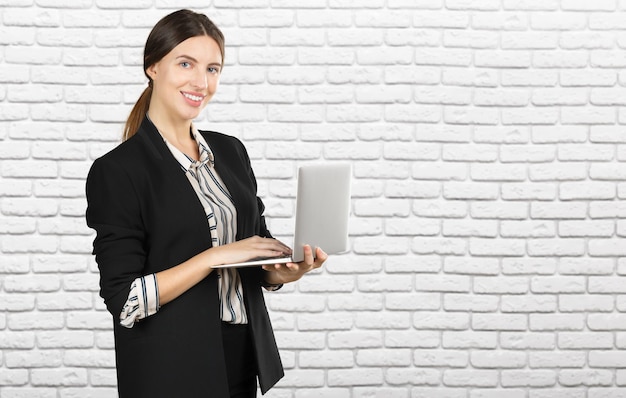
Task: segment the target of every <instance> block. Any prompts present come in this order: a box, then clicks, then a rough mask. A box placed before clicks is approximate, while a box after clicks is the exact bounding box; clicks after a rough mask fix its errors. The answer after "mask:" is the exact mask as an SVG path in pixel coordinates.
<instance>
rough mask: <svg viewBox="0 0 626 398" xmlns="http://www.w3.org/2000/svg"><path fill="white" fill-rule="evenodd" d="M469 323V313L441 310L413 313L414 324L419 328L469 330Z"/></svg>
mask: <svg viewBox="0 0 626 398" xmlns="http://www.w3.org/2000/svg"><path fill="white" fill-rule="evenodd" d="M469 325H470V319H469V315H468V314H461V313H449V314H446V313H439V312H416V313H415V314H413V326H414V327H415V328H416V329H418V330H422V329H426V330H431V329H435V330H436V329H440V330H467V329H469Z"/></svg>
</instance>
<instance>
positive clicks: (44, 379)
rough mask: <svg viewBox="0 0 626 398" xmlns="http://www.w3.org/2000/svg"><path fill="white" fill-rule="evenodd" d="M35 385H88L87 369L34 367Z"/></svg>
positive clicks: (33, 381) (32, 381)
mask: <svg viewBox="0 0 626 398" xmlns="http://www.w3.org/2000/svg"><path fill="white" fill-rule="evenodd" d="M31 383H32V385H33V386H58V387H61V386H63V387H72V386H73V387H79V386H86V385H87V370H86V369H33V370H32V371H31Z"/></svg>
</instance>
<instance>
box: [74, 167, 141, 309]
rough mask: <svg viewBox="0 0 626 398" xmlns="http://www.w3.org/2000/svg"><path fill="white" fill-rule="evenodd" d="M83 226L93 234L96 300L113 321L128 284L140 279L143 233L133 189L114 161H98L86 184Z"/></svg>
mask: <svg viewBox="0 0 626 398" xmlns="http://www.w3.org/2000/svg"><path fill="white" fill-rule="evenodd" d="M86 195H87V211H86V218H87V225H88V226H89V227H90V228H93V229H94V230H95V231H96V237H95V239H94V242H93V254H95V256H96V262H97V264H98V268H99V269H100V296H102V298H103V299H104V302H105V304H106V306H107V309H108V310H109V312H110V313H111V314H112V315H113V317H114V319H117V318H118V317H119V316H120V313H121V311H122V308H123V305H124V303H125V302H126V300H127V299H128V293H129V292H130V286H131V283H132V282H133V281H134V280H135V279H136V278H137V277H140V276H142V275H143V270H144V266H145V260H146V248H145V244H144V242H145V235H146V234H145V230H144V228H143V223H142V219H141V208H140V203H139V197H138V195H137V192H136V189H135V187H134V186H133V184H132V181H131V178H130V177H129V175H128V173H127V172H126V171H125V170H124V169H123V168H122V167H121V166H120V165H119V164H118V163H117V162H115V161H112V160H108V161H107V160H105V159H104V158H101V159H98V160H96V161H95V162H94V164H93V165H92V167H91V169H90V171H89V174H88V176H87V182H86Z"/></svg>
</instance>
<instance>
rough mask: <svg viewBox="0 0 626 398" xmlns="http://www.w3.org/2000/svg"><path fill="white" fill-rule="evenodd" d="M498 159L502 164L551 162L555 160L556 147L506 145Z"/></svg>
mask: <svg viewBox="0 0 626 398" xmlns="http://www.w3.org/2000/svg"><path fill="white" fill-rule="evenodd" d="M500 159H501V161H502V162H503V163H511V162H523V163H545V162H551V161H553V160H554V159H556V147H555V146H551V145H541V146H538V145H506V146H505V147H503V148H502V149H501V150H500ZM520 184H521V183H520Z"/></svg>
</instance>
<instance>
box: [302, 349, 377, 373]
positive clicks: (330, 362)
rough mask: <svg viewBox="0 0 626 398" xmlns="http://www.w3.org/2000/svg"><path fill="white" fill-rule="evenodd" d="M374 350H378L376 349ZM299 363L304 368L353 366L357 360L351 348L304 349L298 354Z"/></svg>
mask: <svg viewBox="0 0 626 398" xmlns="http://www.w3.org/2000/svg"><path fill="white" fill-rule="evenodd" d="M374 352H376V351H375V350H374ZM298 363H299V365H300V366H301V367H303V368H321V369H327V368H330V369H332V368H351V367H353V366H354V363H355V360H354V357H353V353H352V351H350V350H335V351H331V352H327V351H303V352H301V353H300V355H299V356H298Z"/></svg>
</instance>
